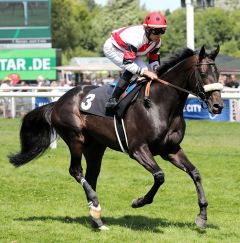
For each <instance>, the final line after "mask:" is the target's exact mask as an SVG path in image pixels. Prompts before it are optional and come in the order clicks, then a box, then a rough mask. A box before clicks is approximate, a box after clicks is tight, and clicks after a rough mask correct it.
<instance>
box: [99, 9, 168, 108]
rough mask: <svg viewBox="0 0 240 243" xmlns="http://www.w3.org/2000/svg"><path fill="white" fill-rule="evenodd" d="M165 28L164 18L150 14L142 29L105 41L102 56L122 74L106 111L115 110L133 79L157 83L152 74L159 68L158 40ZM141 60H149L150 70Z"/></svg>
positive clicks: (116, 34)
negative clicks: (142, 77)
mask: <svg viewBox="0 0 240 243" xmlns="http://www.w3.org/2000/svg"><path fill="white" fill-rule="evenodd" d="M166 28H167V22H166V19H165V17H164V16H162V15H161V14H159V13H157V12H151V13H149V14H148V15H147V16H146V18H145V19H144V22H143V25H137V26H129V27H124V28H120V29H117V30H114V31H113V32H112V34H111V37H110V38H109V39H107V40H106V42H105V44H104V47H103V51H104V54H105V56H106V57H107V58H109V59H110V60H111V61H112V62H113V63H114V64H116V65H117V66H119V67H120V68H121V69H122V70H123V73H122V75H121V77H120V79H119V81H118V83H117V85H116V87H115V89H114V91H113V94H112V97H111V98H110V99H109V100H108V102H107V103H106V109H107V110H113V109H114V108H115V107H116V105H117V102H118V99H119V97H120V96H121V94H122V93H123V91H124V90H125V89H126V87H127V85H128V84H129V82H130V79H131V78H132V77H133V75H135V74H137V75H140V76H144V77H147V78H149V79H151V80H154V79H157V75H156V73H155V72H154V71H155V70H156V67H157V66H159V65H160V57H159V54H158V51H159V48H160V46H161V38H160V37H161V35H163V34H164V33H165V31H166ZM141 56H148V60H149V66H147V64H146V63H145V62H144V61H143V60H142V59H141V58H140V57H141Z"/></svg>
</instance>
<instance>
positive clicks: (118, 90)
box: [106, 71, 133, 111]
mask: <svg viewBox="0 0 240 243" xmlns="http://www.w3.org/2000/svg"><path fill="white" fill-rule="evenodd" d="M132 76H133V74H132V73H130V72H129V71H125V72H124V73H123V75H122V76H121V78H120V79H119V81H118V83H117V85H116V87H115V89H114V91H113V93H112V96H111V98H110V99H109V100H108V101H107V103H106V109H107V110H108V111H109V110H110V111H111V110H114V108H115V107H116V105H117V103H118V99H119V98H120V96H121V94H122V93H123V92H124V90H125V89H126V87H127V85H128V84H129V81H130V79H131V78H132Z"/></svg>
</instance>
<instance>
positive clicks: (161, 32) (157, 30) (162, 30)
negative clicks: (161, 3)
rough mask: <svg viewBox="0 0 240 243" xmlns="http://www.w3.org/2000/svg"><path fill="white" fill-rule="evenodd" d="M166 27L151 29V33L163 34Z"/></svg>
mask: <svg viewBox="0 0 240 243" xmlns="http://www.w3.org/2000/svg"><path fill="white" fill-rule="evenodd" d="M165 31H166V29H162V28H160V29H152V31H151V34H153V35H160V34H161V35H163V34H164V33H165Z"/></svg>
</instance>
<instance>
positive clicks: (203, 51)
mask: <svg viewBox="0 0 240 243" xmlns="http://www.w3.org/2000/svg"><path fill="white" fill-rule="evenodd" d="M204 57H206V51H205V46H204V45H203V46H202V48H201V50H200V53H199V62H201V61H202V59H203V58H204Z"/></svg>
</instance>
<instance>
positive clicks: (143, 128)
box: [9, 46, 223, 229]
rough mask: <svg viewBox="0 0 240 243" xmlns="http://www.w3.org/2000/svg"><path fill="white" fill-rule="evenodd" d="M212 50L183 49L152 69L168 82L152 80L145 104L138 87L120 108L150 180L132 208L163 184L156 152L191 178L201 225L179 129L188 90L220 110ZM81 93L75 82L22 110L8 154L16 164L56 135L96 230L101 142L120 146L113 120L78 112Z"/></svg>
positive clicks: (202, 218)
mask: <svg viewBox="0 0 240 243" xmlns="http://www.w3.org/2000/svg"><path fill="white" fill-rule="evenodd" d="M218 52H219V46H218V47H217V48H216V49H214V50H212V51H211V52H210V53H207V52H206V50H205V48H204V46H203V47H202V48H201V50H200V52H195V51H193V50H190V49H184V50H183V51H182V53H180V54H178V55H175V56H174V57H172V58H171V59H170V60H169V62H167V63H165V64H164V65H163V66H161V68H159V69H158V71H157V74H158V77H159V78H161V79H162V80H165V81H167V82H168V83H170V86H169V85H164V84H161V83H159V82H157V81H153V82H152V85H151V88H150V95H149V98H150V107H146V106H145V105H144V102H143V100H144V97H145V94H144V89H143V88H142V89H141V90H140V93H139V95H138V97H137V99H136V100H135V101H134V102H133V103H132V104H131V105H130V106H129V108H128V110H127V112H126V113H125V117H124V121H125V129H126V133H127V138H128V147H129V148H128V149H129V151H128V153H129V156H130V157H131V158H132V159H134V160H136V161H137V162H138V163H139V164H140V165H142V166H143V167H144V168H145V169H146V170H147V171H149V172H150V173H151V174H152V175H153V179H154V183H153V186H152V187H151V188H150V190H149V191H148V192H147V193H146V194H145V195H144V196H142V197H139V198H137V199H135V200H134V201H133V202H132V207H133V208H138V207H142V206H144V205H146V204H150V203H152V202H153V199H154V196H155V194H156V193H157V191H158V189H159V187H160V186H161V185H162V184H163V183H164V173H163V171H162V169H161V168H160V166H159V165H158V164H157V162H156V161H155V159H154V156H155V155H160V156H161V157H162V158H163V159H164V160H168V161H170V162H171V163H172V164H173V165H175V166H176V167H178V168H179V169H181V170H183V171H185V172H186V173H187V174H188V175H189V176H190V177H191V178H192V180H193V182H194V184H195V186H196V191H197V196H198V204H199V207H200V213H199V214H198V216H197V218H196V221H195V222H196V224H197V226H199V227H205V225H206V222H207V211H206V209H207V205H208V203H207V200H206V197H205V194H204V190H203V186H202V183H201V177H200V173H199V171H198V170H197V168H196V167H195V166H194V165H193V164H192V163H191V162H190V160H189V159H188V158H187V156H186V155H185V153H184V151H183V149H182V148H181V146H180V143H181V141H182V140H183V138H184V133H185V121H184V118H183V108H184V105H185V102H186V100H187V97H188V94H189V93H188V92H190V93H194V94H196V96H198V97H200V98H201V99H202V100H203V101H204V102H205V103H206V106H207V107H208V110H209V112H210V113H212V114H220V113H221V111H222V109H223V101H222V99H221V92H220V90H221V86H220V84H219V83H218V77H219V72H218V70H217V67H216V65H215V62H214V60H215V58H216V56H217V55H218ZM171 85H172V86H174V87H171ZM178 87H179V89H178ZM85 95H86V93H84V92H83V91H82V88H81V87H75V88H73V89H71V90H69V91H68V92H67V93H65V94H64V95H63V96H62V97H61V98H60V99H59V100H58V101H56V102H54V103H50V104H48V105H45V106H42V107H39V108H36V109H34V110H33V111H30V112H29V113H28V114H26V116H25V117H24V118H23V121H22V125H21V130H20V140H21V151H20V152H19V153H17V154H15V155H10V156H9V158H10V163H12V164H13V165H14V166H16V167H18V166H21V165H23V164H26V163H28V162H29V161H31V160H33V159H34V158H36V157H37V156H40V155H41V154H42V153H43V152H44V151H45V150H46V149H47V148H48V147H49V145H50V143H51V138H52V134H54V133H57V134H59V135H60V137H61V138H62V139H63V140H64V141H65V143H66V144H67V146H68V148H69V150H70V153H71V161H70V168H69V172H70V174H71V176H73V177H74V178H75V179H76V181H77V182H78V183H79V184H81V185H82V187H83V189H84V191H85V193H86V197H87V201H88V204H89V208H90V216H91V219H92V221H93V222H94V223H95V225H96V226H97V227H98V228H99V229H105V228H106V227H105V226H104V225H103V223H102V220H101V216H100V213H101V207H100V204H99V200H98V197H97V194H96V184H97V178H98V175H99V173H100V168H101V161H102V158H103V155H104V152H105V149H106V147H109V148H111V149H114V150H118V151H121V148H120V145H119V143H118V139H117V136H116V133H115V130H114V123H113V119H111V118H104V117H100V116H94V115H90V114H86V113H83V112H80V109H79V107H80V103H81V100H82V98H83V97H84V96H85ZM82 155H84V157H85V159H86V164H87V168H86V173H85V176H84V173H83V169H82V166H81V159H82Z"/></svg>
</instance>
